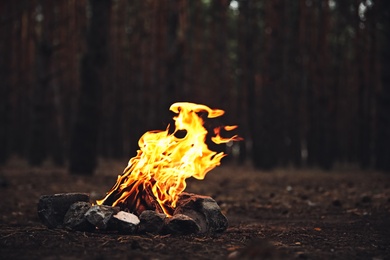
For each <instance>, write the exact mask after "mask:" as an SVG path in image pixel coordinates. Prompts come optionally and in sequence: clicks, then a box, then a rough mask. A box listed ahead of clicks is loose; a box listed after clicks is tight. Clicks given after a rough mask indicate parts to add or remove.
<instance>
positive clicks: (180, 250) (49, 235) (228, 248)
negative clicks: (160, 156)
mask: <svg viewBox="0 0 390 260" xmlns="http://www.w3.org/2000/svg"><path fill="white" fill-rule="evenodd" d="M126 163H127V162H120V163H118V162H104V163H102V164H101V165H102V166H100V167H99V170H98V171H97V173H96V174H95V175H94V176H92V177H85V176H72V175H69V174H68V173H67V172H66V170H65V169H59V168H55V167H53V166H50V165H49V164H47V165H45V166H44V167H41V168H30V167H28V166H27V165H26V164H25V163H23V162H20V161H12V162H11V163H9V164H8V165H7V166H3V167H2V168H0V179H1V180H0V196H1V200H0V258H1V259H376V260H379V259H390V175H385V174H381V173H377V172H369V171H366V172H363V171H359V170H351V169H349V170H345V169H344V170H342V169H340V170H334V171H331V172H324V171H320V170H294V169H280V170H274V171H270V172H263V171H256V170H254V169H252V168H251V167H249V166H245V167H244V166H236V165H232V164H225V165H224V166H221V167H218V168H216V169H215V170H213V171H211V172H210V173H208V175H207V176H206V178H205V180H203V181H199V180H193V179H190V180H189V181H188V186H187V189H186V191H188V192H194V193H197V194H201V195H209V196H211V197H213V198H214V199H215V200H216V201H217V202H218V204H219V205H220V207H221V209H222V211H223V212H224V213H225V215H226V216H227V218H228V220H229V228H228V229H227V230H226V231H225V232H223V233H221V234H217V235H188V236H178V235H166V236H161V235H152V234H146V235H121V234H113V233H99V232H94V233H89V232H76V231H68V230H65V229H48V228H47V227H45V226H44V225H42V224H41V222H40V220H39V218H38V216H37V202H38V200H39V197H40V196H41V195H50V194H55V193H67V192H86V193H90V195H91V198H92V199H101V198H102V197H103V195H104V194H105V192H107V191H108V190H109V189H110V188H111V186H112V185H113V184H114V183H115V181H116V177H117V174H120V173H121V172H122V170H123V168H124V167H125V166H126Z"/></svg>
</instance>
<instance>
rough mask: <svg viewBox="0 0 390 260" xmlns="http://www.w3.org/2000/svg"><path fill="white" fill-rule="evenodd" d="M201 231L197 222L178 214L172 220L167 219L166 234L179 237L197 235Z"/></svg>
mask: <svg viewBox="0 0 390 260" xmlns="http://www.w3.org/2000/svg"><path fill="white" fill-rule="evenodd" d="M199 231H200V227H199V225H198V224H197V223H196V222H195V220H193V219H192V218H190V217H189V216H186V215H183V214H176V215H174V216H172V217H170V218H166V220H165V226H164V229H163V232H164V233H169V234H178V235H188V234H196V233H198V232H199Z"/></svg>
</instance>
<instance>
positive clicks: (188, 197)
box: [173, 192, 228, 233]
mask: <svg viewBox="0 0 390 260" xmlns="http://www.w3.org/2000/svg"><path fill="white" fill-rule="evenodd" d="M176 214H183V215H186V216H189V217H191V218H192V219H194V220H195V221H196V223H198V225H199V227H200V230H199V232H200V233H219V232H223V231H225V230H226V229H227V227H228V220H227V218H226V216H225V215H223V214H222V212H221V208H220V207H219V205H218V204H217V202H216V201H215V200H214V199H213V198H211V197H209V196H201V195H197V194H192V193H186V192H183V193H182V194H181V195H180V198H179V200H178V202H177V206H176V209H175V211H174V213H173V215H174V216H175V215H176Z"/></svg>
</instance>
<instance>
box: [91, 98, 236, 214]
mask: <svg viewBox="0 0 390 260" xmlns="http://www.w3.org/2000/svg"><path fill="white" fill-rule="evenodd" d="M170 110H171V111H173V112H175V113H176V114H177V115H176V116H175V117H174V118H173V119H174V121H175V128H174V130H173V132H172V133H170V132H171V131H169V128H170V126H169V125H168V127H167V129H166V130H165V131H160V130H156V131H148V132H146V133H145V134H144V135H143V136H142V137H141V138H140V140H139V141H138V145H139V150H138V151H137V155H136V156H135V157H133V158H131V159H130V160H129V163H128V165H127V167H126V168H125V170H124V171H123V174H122V175H119V176H118V179H117V182H116V184H115V185H114V186H113V187H112V188H111V190H110V191H109V192H108V193H107V195H106V197H105V198H104V199H102V200H99V201H97V204H106V205H112V206H120V207H121V208H125V209H128V210H129V211H132V212H134V213H138V214H140V213H141V212H142V211H144V210H146V209H154V210H157V211H159V212H164V213H165V214H166V215H169V216H170V215H172V213H173V210H174V208H175V206H176V202H177V200H178V198H179V195H180V193H181V192H183V191H184V189H185V188H186V179H187V178H189V177H194V178H196V179H199V180H202V179H204V177H205V176H206V174H207V173H208V172H209V171H211V170H212V169H214V168H215V167H216V166H218V165H220V161H221V159H222V158H223V157H224V156H225V155H226V154H224V153H223V152H220V153H217V152H215V151H211V150H209V148H208V147H207V145H206V143H205V141H206V135H207V133H208V132H207V130H206V129H205V127H204V126H203V124H204V122H203V120H202V118H201V117H200V116H199V113H204V112H207V117H208V118H215V117H219V116H221V115H223V114H224V113H225V112H224V111H223V110H220V109H211V108H209V107H207V106H205V105H200V104H194V103H187V102H180V103H174V104H173V105H171V107H170ZM235 128H236V126H224V127H218V128H215V129H214V136H213V137H212V138H211V140H212V141H213V142H214V143H216V144H222V143H227V142H229V141H238V140H241V138H240V137H238V136H237V135H234V136H233V137H230V138H224V137H221V135H220V132H221V129H224V130H225V131H231V130H233V129H235ZM183 135H184V136H183Z"/></svg>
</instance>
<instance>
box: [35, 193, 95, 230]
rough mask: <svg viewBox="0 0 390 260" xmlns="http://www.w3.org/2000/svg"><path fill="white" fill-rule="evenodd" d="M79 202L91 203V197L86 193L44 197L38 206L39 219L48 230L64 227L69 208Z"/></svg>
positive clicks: (40, 199)
mask: <svg viewBox="0 0 390 260" xmlns="http://www.w3.org/2000/svg"><path fill="white" fill-rule="evenodd" d="M78 201H84V202H89V195H88V194H86V193H60V194H54V195H42V196H41V197H40V198H39V201H38V205H37V211H38V217H39V219H40V220H41V221H42V223H43V224H45V225H46V226H47V227H48V228H56V227H62V226H63V222H64V217H65V214H66V212H67V211H68V209H69V207H70V206H71V205H72V204H73V203H75V202H78Z"/></svg>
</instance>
